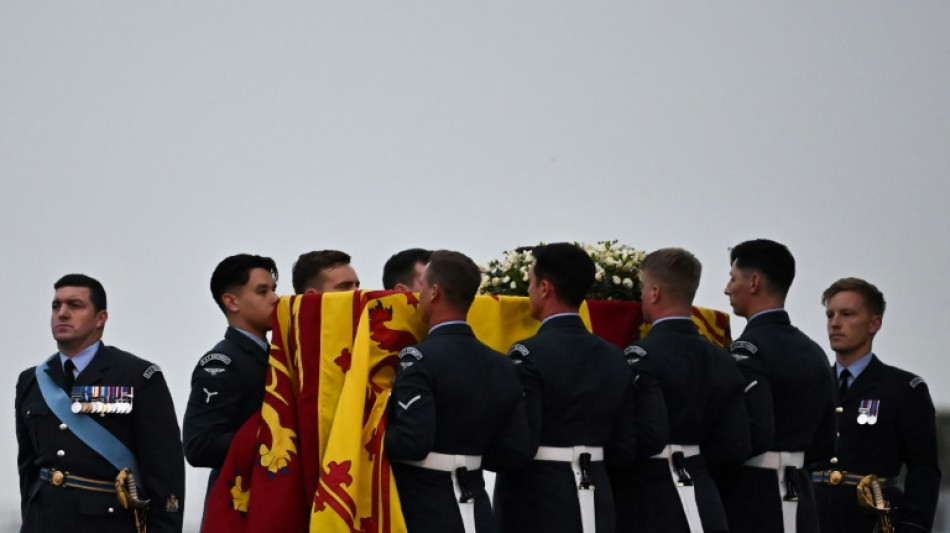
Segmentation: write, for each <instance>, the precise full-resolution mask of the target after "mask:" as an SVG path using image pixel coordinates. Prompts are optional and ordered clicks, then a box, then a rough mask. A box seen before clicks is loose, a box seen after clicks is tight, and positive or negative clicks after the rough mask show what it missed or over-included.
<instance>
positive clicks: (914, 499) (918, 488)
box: [897, 378, 940, 532]
mask: <svg viewBox="0 0 950 533" xmlns="http://www.w3.org/2000/svg"><path fill="white" fill-rule="evenodd" d="M903 387H905V388H907V391H906V396H905V400H904V401H903V402H901V417H900V419H899V422H898V432H897V435H898V438H899V439H900V450H901V457H902V459H903V461H904V464H905V465H906V466H907V477H906V478H905V480H904V507H903V509H902V510H901V512H900V520H901V523H900V526H898V530H899V531H901V532H904V531H911V532H912V531H930V529H931V527H933V520H934V514H935V513H936V509H937V496H938V494H939V491H940V469H939V467H938V464H937V431H936V421H935V413H934V405H933V401H932V400H931V398H930V391H929V390H928V388H927V384H926V383H924V382H923V381H922V380H920V378H914V380H913V381H911V382H910V384H905V385H903Z"/></svg>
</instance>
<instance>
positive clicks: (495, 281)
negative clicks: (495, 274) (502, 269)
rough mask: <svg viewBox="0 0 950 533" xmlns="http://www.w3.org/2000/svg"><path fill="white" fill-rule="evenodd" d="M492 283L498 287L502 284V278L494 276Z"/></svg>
mask: <svg viewBox="0 0 950 533" xmlns="http://www.w3.org/2000/svg"><path fill="white" fill-rule="evenodd" d="M491 284H492V287H497V286H499V285H501V280H500V279H498V278H492V279H491Z"/></svg>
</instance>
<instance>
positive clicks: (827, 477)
mask: <svg viewBox="0 0 950 533" xmlns="http://www.w3.org/2000/svg"><path fill="white" fill-rule="evenodd" d="M835 373H836V372H835V370H834V367H832V375H834V374H835ZM834 412H835V415H834V416H835V418H836V419H837V425H838V435H839V436H838V438H837V439H836V441H835V451H834V456H833V457H832V458H831V459H830V460H829V461H826V462H824V463H823V464H819V465H815V466H816V468H814V470H813V472H812V478H813V481H814V482H815V483H814V486H815V496H816V498H817V500H818V511H819V516H820V519H821V531H822V532H823V533H870V532H871V531H872V530H873V528H874V524H875V521H876V518H875V517H874V515H873V514H871V513H870V512H868V511H866V510H864V509H860V508H858V505H857V498H856V496H855V490H856V489H855V486H854V482H855V481H856V480H857V479H858V478H859V477H861V476H866V475H870V474H874V475H876V476H878V477H879V478H883V479H884V481H883V482H882V484H883V485H884V498H885V499H887V500H889V501H890V502H891V506H892V507H894V508H895V509H896V511H895V515H894V517H893V519H892V522H893V523H894V525H895V527H896V529H897V531H898V533H904V532H924V531H930V529H931V527H933V519H934V513H935V511H936V508H937V495H938V492H939V487H940V470H939V468H938V465H937V437H936V429H935V423H934V406H933V401H932V400H931V398H930V391H929V390H928V388H927V384H926V383H924V381H923V380H922V379H921V378H920V377H918V376H915V375H913V374H911V373H909V372H905V371H904V370H901V369H899V368H895V367H893V366H888V365H886V364H884V363H882V362H881V361H880V360H879V359H878V358H877V356H874V355H872V357H871V361H870V362H869V363H868V366H867V368H865V369H864V371H863V372H861V374H860V375H858V377H857V379H855V380H854V383H852V384H851V386H850V388H849V389H848V391H847V392H846V393H845V395H844V397H843V398H839V399H838V406H837V407H836V408H835V411H834ZM862 414H863V415H864V417H862V416H861V415H862ZM861 422H864V423H861ZM872 422H873V423H872ZM902 466H905V467H906V469H907V473H906V477H905V479H904V489H903V491H902V490H901V489H900V488H899V487H898V486H897V485H896V481H897V480H896V477H897V475H898V474H899V473H900V471H901V467H902ZM835 473H838V474H835ZM835 481H837V484H835V483H834V482H835Z"/></svg>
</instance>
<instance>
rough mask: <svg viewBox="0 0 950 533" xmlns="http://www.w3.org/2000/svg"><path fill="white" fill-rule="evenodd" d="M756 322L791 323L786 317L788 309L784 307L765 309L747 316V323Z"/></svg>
mask: <svg viewBox="0 0 950 533" xmlns="http://www.w3.org/2000/svg"><path fill="white" fill-rule="evenodd" d="M753 322H754V323H756V324H791V323H792V320H791V319H790V318H789V317H788V311H786V310H785V309H766V310H765V311H759V312H758V313H756V314H754V315H752V316H750V317H749V320H748V322H747V324H748V325H752V323H753Z"/></svg>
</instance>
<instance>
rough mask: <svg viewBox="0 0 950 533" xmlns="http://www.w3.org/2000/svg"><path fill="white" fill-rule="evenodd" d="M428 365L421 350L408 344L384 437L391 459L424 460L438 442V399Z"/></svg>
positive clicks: (401, 360)
mask: <svg viewBox="0 0 950 533" xmlns="http://www.w3.org/2000/svg"><path fill="white" fill-rule="evenodd" d="M413 350H414V351H413ZM416 354H418V358H416ZM425 366H426V365H425V361H424V360H423V359H422V355H421V353H419V352H418V350H415V349H413V348H407V349H406V350H403V351H402V353H400V354H399V371H398V372H397V374H396V379H395V380H394V381H393V390H392V397H391V398H390V408H391V410H390V412H389V421H388V423H387V427H386V437H385V439H386V440H385V446H386V453H387V455H388V456H389V457H390V458H391V459H401V460H405V461H421V460H422V459H425V457H426V455H428V454H429V452H430V451H432V447H433V446H434V445H435V401H434V399H433V397H432V381H431V376H430V374H429V372H428V370H427V369H426V367H425Z"/></svg>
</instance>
